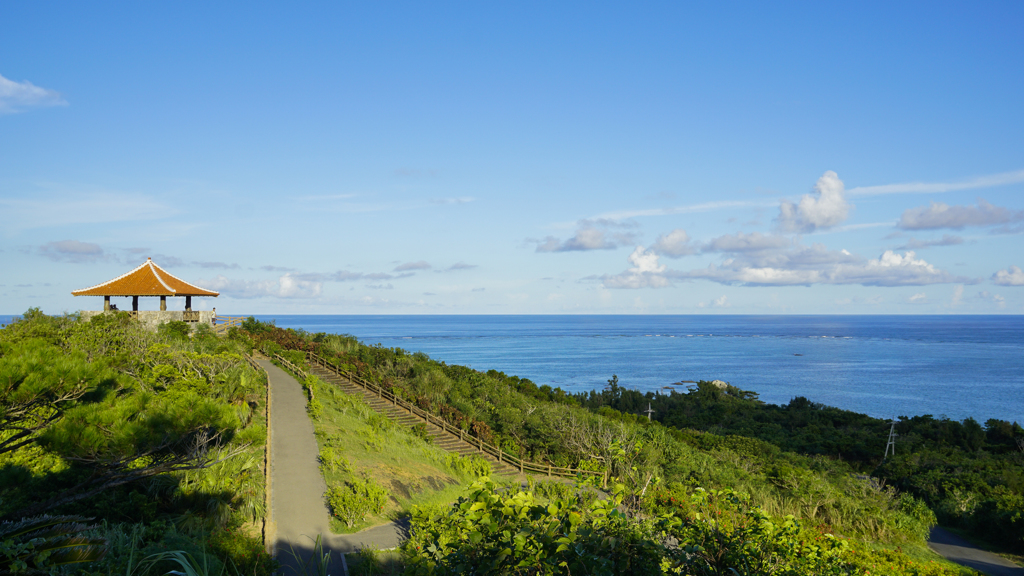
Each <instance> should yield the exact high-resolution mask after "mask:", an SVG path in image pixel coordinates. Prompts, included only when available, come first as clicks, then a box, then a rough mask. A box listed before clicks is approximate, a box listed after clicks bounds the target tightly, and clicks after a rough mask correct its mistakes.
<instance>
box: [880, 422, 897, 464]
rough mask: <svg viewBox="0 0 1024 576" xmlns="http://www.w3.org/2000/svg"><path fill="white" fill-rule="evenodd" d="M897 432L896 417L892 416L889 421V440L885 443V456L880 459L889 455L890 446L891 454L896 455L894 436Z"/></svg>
mask: <svg viewBox="0 0 1024 576" xmlns="http://www.w3.org/2000/svg"><path fill="white" fill-rule="evenodd" d="M897 436H899V434H897V433H896V418H895V417H893V419H892V422H890V423H889V442H888V443H886V445H885V456H882V459H883V460H884V459H886V458H888V457H889V449H890V448H892V455H893V456H895V455H896V437H897Z"/></svg>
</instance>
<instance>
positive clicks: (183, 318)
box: [79, 310, 216, 330]
mask: <svg viewBox="0 0 1024 576" xmlns="http://www.w3.org/2000/svg"><path fill="white" fill-rule="evenodd" d="M120 312H127V313H128V314H131V315H132V317H134V318H135V319H136V320H138V321H139V322H141V323H142V324H143V325H144V326H145V327H146V328H148V329H150V330H156V329H157V327H158V326H160V325H161V324H165V323H167V322H171V321H178V322H188V323H190V324H193V329H195V328H194V326H195V325H198V324H206V325H208V326H211V327H212V326H213V319H214V317H215V316H216V314H215V313H214V312H213V310H139V311H138V312H133V311H131V310H121V311H120ZM117 313H118V312H104V311H102V310H80V311H79V314H80V317H81V318H82V320H89V319H91V318H92V317H93V316H98V315H100V314H117Z"/></svg>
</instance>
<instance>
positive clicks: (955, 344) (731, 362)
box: [0, 314, 1024, 424]
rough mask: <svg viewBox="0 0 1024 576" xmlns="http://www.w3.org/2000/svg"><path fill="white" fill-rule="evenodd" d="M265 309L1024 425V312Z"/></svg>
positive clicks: (411, 336)
mask: <svg viewBox="0 0 1024 576" xmlns="http://www.w3.org/2000/svg"><path fill="white" fill-rule="evenodd" d="M8 318H9V317H3V316H0V324H2V323H5V322H6V321H8ZM257 318H259V319H261V320H267V321H270V320H273V321H274V322H276V324H277V325H278V326H281V327H283V328H302V329H304V330H307V331H309V332H329V333H340V334H351V335H353V336H356V337H357V338H359V340H360V341H362V342H364V343H366V344H381V345H383V346H386V347H389V348H393V347H399V348H404V349H405V350H409V351H411V352H416V351H421V352H425V353H426V354H428V355H430V357H431V358H434V359H435V360H442V361H444V362H447V363H449V364H463V365H467V366H471V367H473V368H475V369H478V370H490V369H495V370H500V371H502V372H505V373H506V374H514V375H517V376H520V377H524V378H529V379H530V380H533V381H534V382H535V383H537V384H538V385H543V384H547V385H549V386H552V387H560V388H562V389H564V390H567V391H570V392H580V391H585V390H594V389H600V388H602V387H603V386H604V385H605V384H606V382H607V381H608V379H609V378H611V377H612V375H613V374H614V375H617V376H618V377H619V383H620V384H621V385H623V386H627V387H630V388H634V389H637V390H641V391H645V392H646V391H655V392H662V393H667V392H669V391H670V390H672V389H676V390H679V391H685V390H686V385H685V384H676V383H679V382H681V381H685V380H715V379H717V380H724V381H726V382H729V383H731V384H732V385H734V386H737V387H739V388H742V389H744V390H752V391H754V392H757V393H758V394H759V395H760V398H761V399H762V400H764V401H766V402H770V403H773V404H785V403H788V402H789V401H790V400H791V399H792V398H794V397H796V396H805V397H807V398H808V399H810V400H811V401H813V402H820V403H823V404H827V405H830V406H836V407H839V408H843V409H846V410H853V411H855V412H861V413H865V414H869V415H871V416H875V417H879V418H891V417H893V416H901V415H904V416H915V415H922V414H931V415H933V416H935V417H948V418H952V419H955V420H962V419H964V418H967V417H973V418H975V419H976V420H978V421H979V422H981V423H982V424H984V422H985V421H986V420H988V419H989V418H998V419H1000V420H1008V421H1011V422H1012V421H1017V422H1020V423H1022V424H1024V317H1022V316H949V315H946V316H604V315H594V316H390V315H389V316H366V315H358V316H356V315H352V316H348V315H346V316H330V315H322V316H320V315H282V314H275V315H257Z"/></svg>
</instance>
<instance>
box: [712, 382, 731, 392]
mask: <svg viewBox="0 0 1024 576" xmlns="http://www.w3.org/2000/svg"><path fill="white" fill-rule="evenodd" d="M711 383H712V384H714V385H715V386H718V387H719V388H721V389H722V390H725V387H726V386H728V385H729V383H728V382H725V381H722V380H712V381H711Z"/></svg>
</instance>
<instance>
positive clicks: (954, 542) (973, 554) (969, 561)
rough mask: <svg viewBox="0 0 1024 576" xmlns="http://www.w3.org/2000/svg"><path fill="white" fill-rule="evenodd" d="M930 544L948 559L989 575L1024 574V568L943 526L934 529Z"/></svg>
mask: <svg viewBox="0 0 1024 576" xmlns="http://www.w3.org/2000/svg"><path fill="white" fill-rule="evenodd" d="M928 546H929V547H931V549H932V550H935V551H936V552H938V553H939V554H940V555H942V556H943V557H945V558H946V559H947V560H949V561H951V562H956V563H957V564H960V565H961V566H967V567H968V568H974V569H975V570H977V571H978V572H983V573H985V574H988V576H1024V568H1021V567H1020V566H1017V565H1016V564H1014V563H1012V562H1010V561H1009V560H1005V559H1003V558H1002V557H1000V556H996V555H995V554H992V553H991V552H986V551H984V550H981V549H979V548H977V547H976V546H975V545H974V544H971V543H970V542H968V541H966V540H964V539H963V538H961V537H959V536H957V535H956V534H953V533H952V532H949V531H948V530H943V529H942V528H938V527H936V528H933V529H932V534H931V537H930V538H929V539H928Z"/></svg>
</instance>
